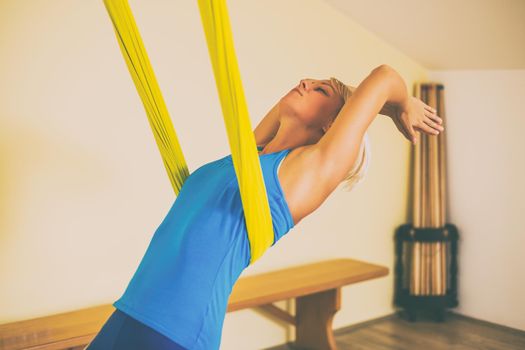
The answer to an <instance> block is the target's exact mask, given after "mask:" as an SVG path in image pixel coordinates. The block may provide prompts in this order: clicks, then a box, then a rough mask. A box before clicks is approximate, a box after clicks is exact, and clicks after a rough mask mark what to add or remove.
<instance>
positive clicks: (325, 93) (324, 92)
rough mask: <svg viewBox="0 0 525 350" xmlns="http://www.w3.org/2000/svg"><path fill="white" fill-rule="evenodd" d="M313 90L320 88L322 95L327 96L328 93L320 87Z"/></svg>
mask: <svg viewBox="0 0 525 350" xmlns="http://www.w3.org/2000/svg"><path fill="white" fill-rule="evenodd" d="M315 90H316V91H317V90H321V91H322V92H323V94H324V95H326V96H328V93H327V92H326V91H324V90H323V89H321V88H317V89H315Z"/></svg>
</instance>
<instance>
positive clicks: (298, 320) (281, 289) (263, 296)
mask: <svg viewBox="0 0 525 350" xmlns="http://www.w3.org/2000/svg"><path fill="white" fill-rule="evenodd" d="M387 274H388V268H386V267H384V266H379V265H375V264H369V263H366V262H362V261H357V260H353V259H333V260H327V261H320V262H315V263H311V264H306V265H300V266H292V267H288V268H284V269H281V270H277V271H271V272H266V273H262V274H258V275H253V276H247V277H242V278H239V280H238V281H237V283H236V284H235V285H234V287H233V290H232V293H231V295H230V298H229V302H228V309H227V312H232V311H237V310H242V309H246V308H257V309H259V310H261V311H263V312H265V313H267V314H269V315H271V316H272V317H276V318H277V319H279V320H282V321H284V322H287V323H290V324H293V325H294V326H295V339H296V340H295V343H294V345H295V346H296V347H298V348H301V349H303V348H304V349H323V350H324V349H330V350H332V349H336V344H335V340H334V336H333V333H332V319H333V316H334V315H335V313H336V312H337V311H338V310H339V309H340V308H341V287H343V286H345V285H349V284H353V283H357V282H361V281H366V280H370V279H374V278H378V277H382V276H386V275H387ZM291 298H295V302H296V304H295V310H296V312H295V315H291V314H289V313H288V312H286V311H285V310H282V309H281V308H278V307H277V306H275V305H273V303H274V302H277V301H281V300H287V299H291ZM114 310H115V308H114V307H113V306H112V305H111V304H108V305H102V306H96V307H90V308H86V309H81V310H76V311H71V312H66V313H61V314H56V315H51V316H45V317H39V318H35V319H31V320H25V321H19V322H13V323H8V324H3V325H0V350H15V349H31V350H37V349H38V350H63V349H68V350H81V349H84V348H85V347H86V345H87V344H89V342H90V341H91V340H92V339H93V338H94V337H95V335H96V334H97V332H98V331H99V330H100V328H102V325H103V324H104V323H105V322H106V320H107V319H108V318H109V316H110V315H111V314H112V313H113V311H114Z"/></svg>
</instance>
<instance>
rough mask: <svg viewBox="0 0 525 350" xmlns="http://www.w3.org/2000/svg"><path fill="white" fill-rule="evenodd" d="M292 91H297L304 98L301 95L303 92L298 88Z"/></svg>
mask: <svg viewBox="0 0 525 350" xmlns="http://www.w3.org/2000/svg"><path fill="white" fill-rule="evenodd" d="M292 91H297V92H298V93H299V95H301V96H303V94H302V93H301V91H299V89H298V88H293V89H292Z"/></svg>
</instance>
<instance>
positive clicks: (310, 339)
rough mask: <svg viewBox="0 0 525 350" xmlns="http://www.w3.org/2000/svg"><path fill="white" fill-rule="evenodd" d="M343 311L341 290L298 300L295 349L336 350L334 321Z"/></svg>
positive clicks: (307, 296)
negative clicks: (337, 313) (339, 312)
mask: <svg viewBox="0 0 525 350" xmlns="http://www.w3.org/2000/svg"><path fill="white" fill-rule="evenodd" d="M340 309H341V288H335V289H330V290H327V291H325V292H320V293H315V294H310V295H306V296H303V297H299V298H296V301H295V311H296V312H295V314H296V319H297V325H296V327H295V343H294V348H298V349H305V350H306V349H308V350H309V349H312V350H313V349H315V350H336V349H337V346H336V344H335V338H334V334H333V331H332V320H333V318H334V315H335V313H336V312H337V311H339V310H340Z"/></svg>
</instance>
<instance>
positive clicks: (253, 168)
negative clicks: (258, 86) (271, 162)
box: [198, 0, 274, 264]
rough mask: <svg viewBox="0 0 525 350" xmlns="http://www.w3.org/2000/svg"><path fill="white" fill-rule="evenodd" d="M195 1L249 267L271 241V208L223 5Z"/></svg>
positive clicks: (207, 0)
mask: <svg viewBox="0 0 525 350" xmlns="http://www.w3.org/2000/svg"><path fill="white" fill-rule="evenodd" d="M198 2H199V9H200V13H201V19H202V25H203V28H204V32H205V34H206V40H207V42H208V52H209V54H210V59H211V63H212V66H213V72H214V74H215V83H216V85H217V90H218V93H219V98H220V101H221V106H222V114H223V117H224V123H225V125H226V131H227V134H228V141H229V142H230V149H231V154H232V159H233V165H234V168H235V173H236V174H237V180H238V183H239V189H240V193H241V199H242V204H243V208H244V217H245V222H246V227H247V231H248V238H249V240H250V251H251V260H250V264H252V263H253V262H254V261H256V260H257V259H258V258H259V257H260V256H262V255H263V254H264V252H265V251H266V249H268V248H269V247H270V246H271V245H272V243H273V241H274V236H273V224H272V216H271V213H270V205H269V203H268V197H267V195H266V187H265V183H264V178H263V175H262V170H261V164H260V161H259V154H258V151H257V145H256V143H255V137H254V135H253V131H252V127H251V123H250V118H249V116H248V108H247V106H246V100H245V98H244V91H243V89H242V83H241V76H240V73H239V68H238V65H237V59H236V55H235V48H234V45H233V38H232V32H231V28H230V21H229V17H228V10H227V8H226V2H225V1H224V0H198Z"/></svg>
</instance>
